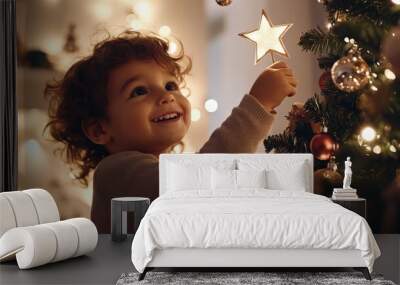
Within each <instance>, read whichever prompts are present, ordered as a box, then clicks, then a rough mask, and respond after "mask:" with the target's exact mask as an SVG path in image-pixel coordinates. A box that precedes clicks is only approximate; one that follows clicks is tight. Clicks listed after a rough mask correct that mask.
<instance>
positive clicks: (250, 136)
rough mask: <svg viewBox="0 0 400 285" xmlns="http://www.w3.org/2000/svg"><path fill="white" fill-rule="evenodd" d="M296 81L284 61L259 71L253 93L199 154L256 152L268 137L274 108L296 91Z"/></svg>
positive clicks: (233, 112)
mask: <svg viewBox="0 0 400 285" xmlns="http://www.w3.org/2000/svg"><path fill="white" fill-rule="evenodd" d="M296 86H297V81H296V79H295V78H294V76H293V72H292V70H291V69H290V68H288V66H287V65H286V64H285V63H283V62H276V63H274V64H273V65H271V66H269V67H268V68H267V69H266V70H265V71H264V72H262V73H261V74H260V76H259V77H258V78H257V80H256V81H255V82H254V84H253V86H252V88H251V90H250V94H248V95H245V96H244V97H243V99H242V101H241V102H240V104H239V106H237V107H235V108H233V110H232V113H231V115H230V116H229V117H228V118H227V119H226V120H225V121H224V122H223V123H222V125H221V126H220V127H219V128H218V129H216V130H215V131H214V132H213V133H212V135H211V137H210V139H209V140H208V141H207V142H206V143H205V144H204V146H203V147H202V148H201V149H200V151H199V152H200V153H253V152H255V151H256V149H257V145H258V143H259V142H260V141H261V140H262V139H264V138H265V137H266V135H267V134H268V132H269V130H270V129H271V125H272V122H273V120H274V117H275V115H274V114H275V112H274V111H273V109H274V108H275V107H277V106H279V105H280V104H281V103H282V101H283V100H284V98H285V97H287V96H293V95H294V94H295V92H296V89H295V88H296Z"/></svg>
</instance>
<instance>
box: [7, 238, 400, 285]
mask: <svg viewBox="0 0 400 285" xmlns="http://www.w3.org/2000/svg"><path fill="white" fill-rule="evenodd" d="M132 238H133V237H132V236H130V237H129V238H128V239H127V240H126V241H124V242H121V243H114V242H112V241H111V238H110V236H109V235H100V236H99V243H98V246H97V248H96V250H95V251H94V252H92V253H90V254H89V255H88V256H81V257H77V258H74V259H69V260H65V261H61V262H58V263H52V264H48V265H44V266H41V267H37V268H33V269H28V270H19V269H18V266H17V264H16V262H15V261H14V262H7V263H2V264H0V284H1V285H5V284H13V285H14V284H115V283H116V281H117V280H118V278H119V276H120V275H121V274H122V273H125V272H132V271H134V267H133V265H132V262H131V257H130V253H131V243H132ZM375 238H376V240H377V242H378V244H379V247H380V249H381V251H382V257H380V258H379V259H378V260H377V261H376V263H375V267H374V273H381V274H383V275H384V277H385V279H389V280H392V281H394V282H395V283H400V235H376V236H375ZM331 270H334V269H330V270H329V271H331ZM341 270H342V269H340V270H338V271H341ZM307 271H308V270H307ZM310 271H312V270H310Z"/></svg>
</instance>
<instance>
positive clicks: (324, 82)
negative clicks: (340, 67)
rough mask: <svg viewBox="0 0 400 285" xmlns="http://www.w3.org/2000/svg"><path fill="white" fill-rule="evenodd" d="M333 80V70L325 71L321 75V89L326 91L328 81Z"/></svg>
mask: <svg viewBox="0 0 400 285" xmlns="http://www.w3.org/2000/svg"><path fill="white" fill-rule="evenodd" d="M330 80H331V72H330V71H325V72H324V73H322V75H321V77H320V78H319V82H318V83H319V88H320V89H321V91H324V90H325V88H326V86H327V85H328V82H329V81H330Z"/></svg>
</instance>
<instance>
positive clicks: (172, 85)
mask: <svg viewBox="0 0 400 285" xmlns="http://www.w3.org/2000/svg"><path fill="white" fill-rule="evenodd" d="M165 89H166V90H167V91H175V90H178V89H179V87H178V84H176V83H175V82H173V81H170V82H168V83H167V84H165Z"/></svg>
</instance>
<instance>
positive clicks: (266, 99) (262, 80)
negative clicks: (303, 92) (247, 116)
mask: <svg viewBox="0 0 400 285" xmlns="http://www.w3.org/2000/svg"><path fill="white" fill-rule="evenodd" d="M296 86H297V80H296V79H295V78H294V76H293V71H292V70H291V69H290V68H289V67H288V65H287V64H286V63H284V62H282V61H278V62H275V63H274V64H272V65H270V66H269V67H268V68H267V69H266V70H264V71H263V72H262V73H261V74H260V75H259V76H258V78H257V80H256V81H255V82H254V84H253V86H252V87H251V90H250V95H253V96H255V97H256V98H257V99H258V101H260V103H261V104H262V105H263V106H264V108H265V109H266V110H267V111H269V112H271V111H272V112H275V111H274V108H275V107H277V106H279V105H280V104H281V103H282V101H283V99H284V98H285V97H286V96H289V97H291V96H293V95H294V94H295V93H296Z"/></svg>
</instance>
